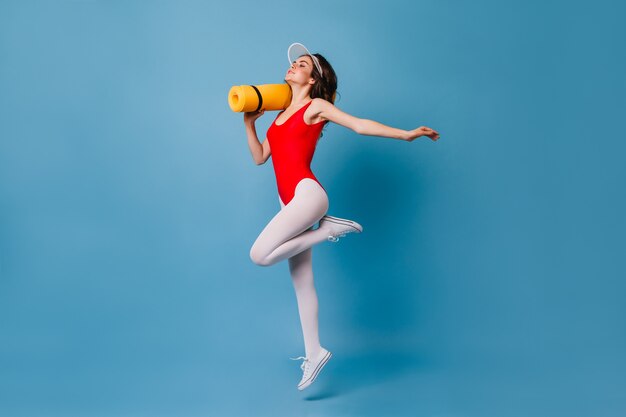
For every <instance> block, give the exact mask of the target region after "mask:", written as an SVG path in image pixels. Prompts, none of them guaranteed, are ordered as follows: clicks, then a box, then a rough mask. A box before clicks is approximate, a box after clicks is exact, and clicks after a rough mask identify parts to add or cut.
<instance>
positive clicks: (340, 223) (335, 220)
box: [319, 216, 363, 242]
mask: <svg viewBox="0 0 626 417" xmlns="http://www.w3.org/2000/svg"><path fill="white" fill-rule="evenodd" d="M319 228H320V229H321V228H326V230H328V240H330V241H331V242H337V241H338V240H339V238H340V237H344V236H345V235H346V233H361V232H362V231H363V226H361V225H360V224H358V223H357V222H354V221H352V220H348V219H342V218H340V217H333V216H324V217H322V219H321V220H320V226H319Z"/></svg>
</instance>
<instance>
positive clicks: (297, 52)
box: [287, 42, 323, 75]
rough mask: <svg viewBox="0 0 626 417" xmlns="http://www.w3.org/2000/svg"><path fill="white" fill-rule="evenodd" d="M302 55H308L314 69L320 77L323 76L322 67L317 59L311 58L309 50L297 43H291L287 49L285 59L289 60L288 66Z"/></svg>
mask: <svg viewBox="0 0 626 417" xmlns="http://www.w3.org/2000/svg"><path fill="white" fill-rule="evenodd" d="M302 55H309V56H310V57H311V59H312V60H313V63H314V64H315V67H316V68H317V70H318V71H319V73H320V75H322V74H323V72H322V66H321V65H320V63H319V61H318V59H317V57H316V56H313V54H312V53H310V52H309V50H308V49H306V47H305V46H304V45H302V44H301V43H297V42H296V43H292V44H291V45H290V46H289V49H287V59H288V60H289V65H291V64H293V62H294V61H295V60H296V59H298V58H299V57H301V56H302Z"/></svg>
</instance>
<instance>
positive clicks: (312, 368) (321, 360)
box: [289, 348, 333, 391]
mask: <svg viewBox="0 0 626 417" xmlns="http://www.w3.org/2000/svg"><path fill="white" fill-rule="evenodd" d="M331 356H333V354H332V353H330V352H329V351H327V350H326V349H324V348H321V349H320V351H319V353H318V354H317V355H316V357H315V358H312V359H309V358H305V357H304V356H299V357H297V358H289V359H292V360H298V359H304V362H302V364H301V365H300V369H302V379H301V380H300V383H299V384H298V389H299V390H300V391H302V390H303V389H305V388H306V387H308V386H309V385H311V384H312V383H313V381H315V378H317V376H318V375H319V373H320V371H321V370H322V368H323V367H324V365H326V363H327V362H328V360H329V359H330V358H331Z"/></svg>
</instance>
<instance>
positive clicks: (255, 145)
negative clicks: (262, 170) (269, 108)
mask: <svg viewBox="0 0 626 417" xmlns="http://www.w3.org/2000/svg"><path fill="white" fill-rule="evenodd" d="M263 113H265V110H261V111H257V112H247V113H244V114H243V123H244V125H245V126H246V135H247V136H248V146H249V147H250V153H251V154H252V159H254V163H256V164H257V165H261V164H264V163H265V162H266V161H267V160H268V158H269V157H270V155H271V153H272V151H271V149H270V143H269V142H268V141H267V138H265V140H264V141H263V143H260V142H259V138H258V137H257V135H256V127H255V126H254V122H255V121H256V119H258V118H259V117H261V116H262V115H263Z"/></svg>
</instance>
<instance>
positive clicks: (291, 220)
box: [250, 178, 328, 266]
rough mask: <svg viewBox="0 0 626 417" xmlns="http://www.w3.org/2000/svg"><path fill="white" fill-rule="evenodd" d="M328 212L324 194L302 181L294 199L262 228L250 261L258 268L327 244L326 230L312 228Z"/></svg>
mask: <svg viewBox="0 0 626 417" xmlns="http://www.w3.org/2000/svg"><path fill="white" fill-rule="evenodd" d="M327 211H328V196H327V195H326V191H324V189H323V188H322V186H320V185H319V184H318V183H317V182H316V181H315V180H313V179H311V178H304V179H302V180H301V181H300V182H299V183H298V185H297V186H296V190H295V194H294V197H293V198H292V199H291V201H290V202H289V204H287V205H286V206H284V207H283V208H282V210H280V212H278V213H277V214H276V215H275V216H274V218H272V220H270V222H269V223H268V224H267V226H265V228H264V229H263V231H262V232H261V234H260V235H259V236H258V237H257V239H256V241H255V242H254V244H253V245H252V248H251V249H250V259H252V261H253V262H254V263H255V264H257V265H261V266H269V265H273V264H275V263H277V262H279V261H282V260H284V259H287V258H291V257H292V256H294V255H297V254H298V253H300V252H302V251H304V250H306V249H308V248H310V247H312V246H313V245H315V244H317V243H320V242H323V241H326V239H327V237H328V233H327V231H326V230H320V229H315V230H312V227H313V226H314V225H315V224H316V223H317V222H318V221H319V220H320V219H321V218H322V217H323V216H324V214H326V212H327Z"/></svg>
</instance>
